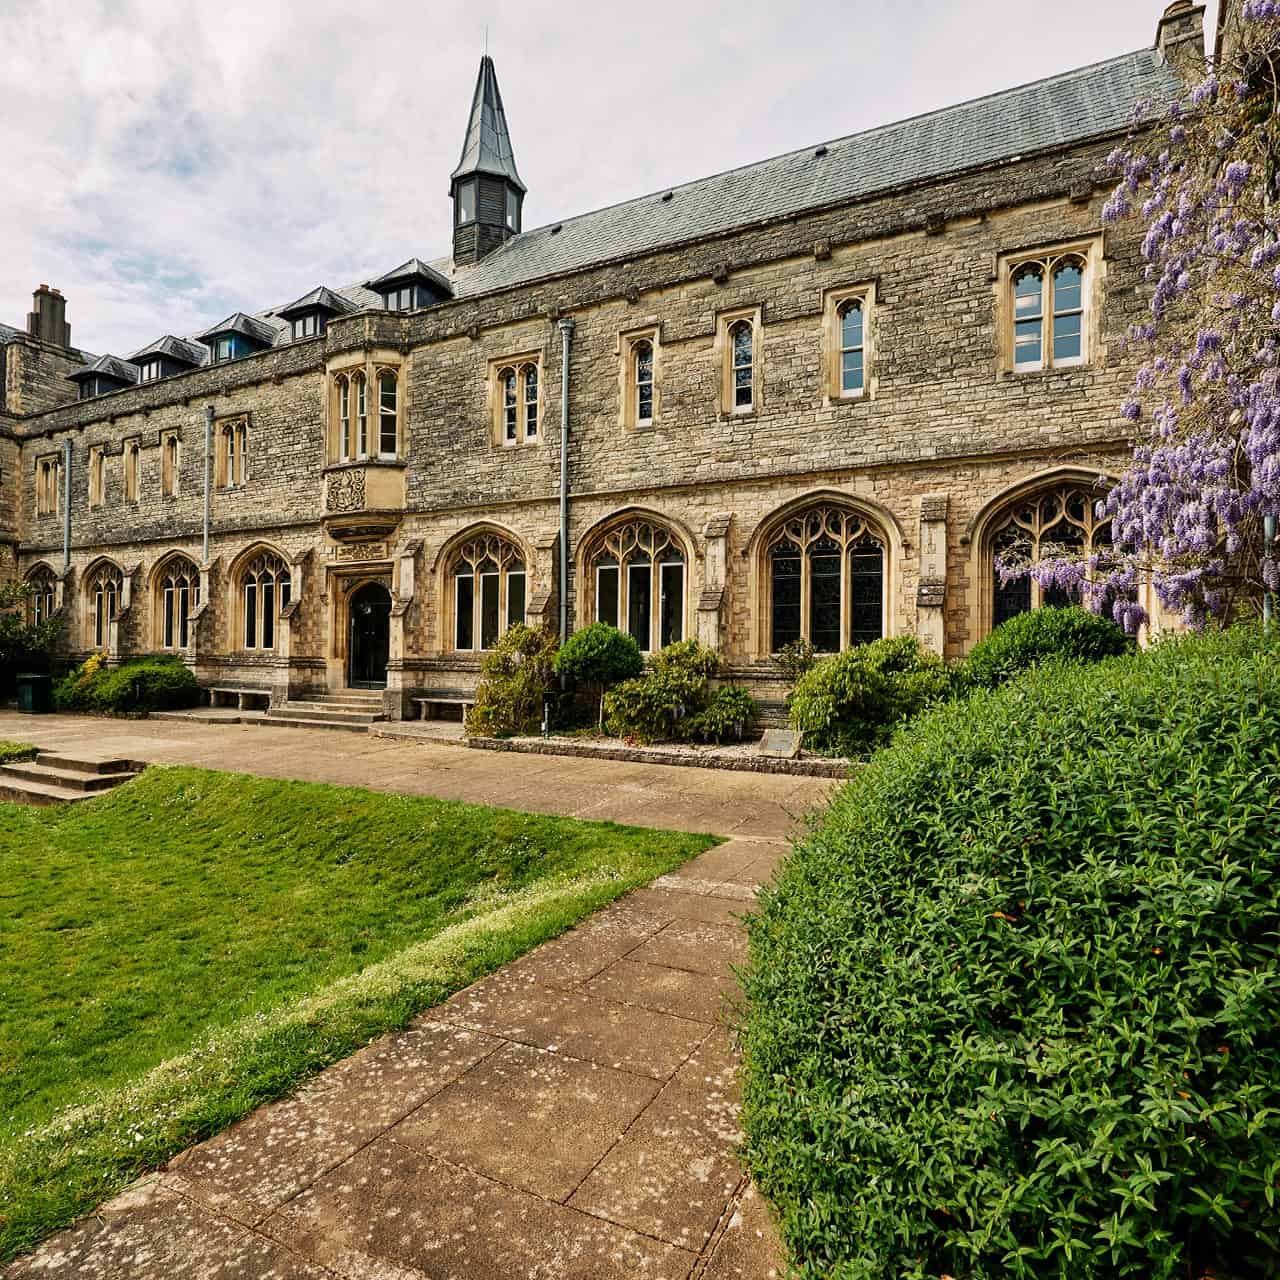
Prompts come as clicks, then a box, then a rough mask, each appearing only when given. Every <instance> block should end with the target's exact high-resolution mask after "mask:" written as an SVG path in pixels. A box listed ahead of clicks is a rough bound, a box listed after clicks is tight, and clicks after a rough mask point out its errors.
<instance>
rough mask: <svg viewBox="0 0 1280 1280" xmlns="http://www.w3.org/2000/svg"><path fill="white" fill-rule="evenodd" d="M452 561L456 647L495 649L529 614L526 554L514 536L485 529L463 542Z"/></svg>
mask: <svg viewBox="0 0 1280 1280" xmlns="http://www.w3.org/2000/svg"><path fill="white" fill-rule="evenodd" d="M452 565H453V568H452V579H453V647H454V648H455V649H463V650H467V649H470V650H476V649H492V648H493V647H494V645H495V644H497V642H498V640H499V639H500V638H501V637H502V636H503V635H504V634H505V633H506V631H507V630H508V629H509V628H511V627H513V626H515V625H516V624H517V623H522V622H524V620H525V599H526V596H527V587H526V577H527V571H526V568H525V562H524V557H523V555H522V554H521V552H520V549H519V548H518V547H517V546H516V545H515V543H514V542H512V541H511V540H510V539H509V538H504V537H503V536H502V535H501V534H498V533H485V534H480V535H479V536H478V537H475V538H472V539H470V540H469V541H467V542H465V543H463V544H462V546H461V547H459V548H458V550H457V551H456V552H455V553H454V556H453V561H452Z"/></svg>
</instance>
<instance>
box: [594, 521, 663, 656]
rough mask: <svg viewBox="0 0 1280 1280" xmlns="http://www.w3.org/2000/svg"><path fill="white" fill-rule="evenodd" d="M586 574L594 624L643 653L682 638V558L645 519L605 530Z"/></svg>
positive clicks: (658, 527)
mask: <svg viewBox="0 0 1280 1280" xmlns="http://www.w3.org/2000/svg"><path fill="white" fill-rule="evenodd" d="M587 572H588V574H589V575H590V586H591V589H592V590H593V592H594V597H595V609H594V620H595V621H596V622H607V623H609V625H610V626H613V627H617V628H619V630H622V631H627V632H629V633H630V634H631V635H632V636H634V637H635V641H636V643H637V644H638V645H639V646H640V648H641V649H642V650H643V651H644V652H646V653H650V652H653V651H654V650H657V649H663V648H665V647H666V646H667V645H669V644H674V643H675V642H676V641H677V640H683V639H684V618H685V577H686V575H685V557H684V552H683V551H682V550H681V548H680V544H679V542H678V541H677V540H676V538H675V536H674V535H673V534H672V533H671V532H670V531H669V530H667V529H664V528H663V527H662V526H661V525H656V524H651V523H649V522H648V521H647V520H629V521H627V522H626V523H625V524H619V525H615V526H614V527H613V528H611V529H607V530H606V531H605V532H604V533H603V534H602V535H600V537H599V538H597V539H596V541H595V542H594V544H593V545H592V548H591V551H590V554H589V555H588V556H587Z"/></svg>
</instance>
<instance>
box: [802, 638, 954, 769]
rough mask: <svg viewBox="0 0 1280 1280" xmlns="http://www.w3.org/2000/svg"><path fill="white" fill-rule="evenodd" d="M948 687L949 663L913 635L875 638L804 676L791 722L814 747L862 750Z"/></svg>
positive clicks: (849, 752)
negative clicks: (944, 661) (926, 647)
mask: <svg viewBox="0 0 1280 1280" xmlns="http://www.w3.org/2000/svg"><path fill="white" fill-rule="evenodd" d="M949 688H950V677H949V675H948V671H947V667H946V665H945V664H944V663H943V662H942V660H941V659H940V658H938V657H936V656H935V655H934V654H931V653H930V652H929V651H928V650H927V649H925V648H923V647H922V646H921V644H920V642H919V641H918V640H917V639H916V638H915V637H914V636H898V637H896V638H894V639H892V640H876V641H874V642H872V643H871V644H864V645H858V646H857V647H856V648H853V649H847V650H846V651H845V652H844V653H840V654H836V655H835V656H834V657H831V658H823V659H821V660H820V661H819V662H818V663H816V664H815V665H814V666H813V668H812V669H810V670H809V671H808V672H806V673H805V674H804V675H803V676H801V677H800V682H799V683H798V684H797V685H796V687H795V691H794V693H793V694H792V695H791V704H790V705H791V723H792V725H793V727H794V728H796V729H799V730H800V731H801V732H802V733H803V734H804V736H805V745H806V746H808V747H810V748H812V749H813V750H815V751H825V752H830V753H833V754H836V755H850V756H852V755H861V754H865V753H866V752H869V751H872V750H874V749H875V748H876V747H878V746H880V745H881V744H882V743H884V742H887V741H888V740H889V737H890V735H891V734H892V733H893V729H894V726H895V725H897V724H898V723H900V722H901V721H903V720H906V719H908V718H910V717H911V716H913V715H915V714H916V713H917V712H918V711H920V710H922V709H923V708H924V707H925V706H927V705H928V704H929V703H930V702H936V701H938V700H939V699H941V698H944V697H946V695H947V693H948V691H949Z"/></svg>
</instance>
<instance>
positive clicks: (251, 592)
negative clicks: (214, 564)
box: [240, 551, 291, 650]
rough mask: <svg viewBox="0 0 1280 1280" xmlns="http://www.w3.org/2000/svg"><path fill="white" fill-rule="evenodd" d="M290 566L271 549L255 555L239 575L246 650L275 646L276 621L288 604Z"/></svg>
mask: <svg viewBox="0 0 1280 1280" xmlns="http://www.w3.org/2000/svg"><path fill="white" fill-rule="evenodd" d="M290 586H291V581H290V578H289V568H288V566H287V565H286V564H285V562H284V561H283V560H281V559H280V557H279V556H278V555H276V554H275V553H274V552H272V551H264V552H262V554H261V555H258V556H255V557H254V559H253V560H251V561H250V562H249V564H248V565H246V566H245V569H244V571H243V572H242V573H241V575H240V598H241V623H242V626H241V636H242V638H243V641H244V647H245V648H246V649H266V650H269V649H274V648H275V647H276V622H277V620H278V619H279V617H280V611H281V610H282V609H283V608H284V607H285V605H287V604H288V603H289V598H290V596H289V591H290Z"/></svg>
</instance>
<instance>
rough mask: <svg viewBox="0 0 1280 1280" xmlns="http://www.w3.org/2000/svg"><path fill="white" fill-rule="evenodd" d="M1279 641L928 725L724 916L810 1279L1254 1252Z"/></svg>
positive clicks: (1263, 1226)
mask: <svg viewBox="0 0 1280 1280" xmlns="http://www.w3.org/2000/svg"><path fill="white" fill-rule="evenodd" d="M1277 776H1280V648H1278V647H1277V643H1276V642H1275V641H1274V640H1272V641H1270V642H1268V643H1265V644H1264V642H1263V639H1262V636H1261V633H1260V631H1258V630H1256V629H1244V628H1242V629H1240V630H1237V631H1233V632H1229V633H1226V634H1222V633H1219V634H1214V635H1209V636H1200V637H1189V638H1185V639H1181V640H1177V641H1173V642H1169V643H1164V644H1161V645H1158V646H1157V647H1156V648H1155V649H1154V650H1153V651H1151V652H1149V653H1143V654H1132V655H1130V656H1127V657H1121V658H1116V659H1112V660H1110V661H1108V662H1105V663H1102V664H1099V665H1095V666H1092V667H1082V666H1072V665H1053V666H1046V667H1044V668H1042V669H1040V670H1038V671H1034V672H1032V673H1030V674H1029V675H1027V676H1026V677H1024V678H1023V679H1022V680H1019V681H1017V682H1015V683H1013V684H1010V685H1008V686H1006V687H1004V688H1001V689H998V690H995V691H993V692H986V691H983V692H980V693H977V694H975V695H973V696H972V697H970V698H969V699H967V700H965V701H962V702H956V703H950V704H947V705H945V706H943V707H940V708H939V709H937V710H935V711H934V712H932V713H931V714H929V715H926V716H924V717H922V718H921V719H920V720H919V721H917V722H916V723H915V724H914V725H913V726H912V727H911V728H910V729H909V730H907V731H905V732H903V733H902V734H900V735H899V736H898V737H897V738H896V739H895V740H894V742H893V744H892V745H891V746H890V747H889V748H888V749H887V750H885V751H882V752H881V753H880V754H879V755H878V756H877V757H876V758H875V759H874V760H873V761H872V762H871V763H870V764H869V765H868V766H867V767H866V768H865V769H864V770H863V771H862V772H861V773H860V774H859V775H857V776H856V777H855V778H854V780H853V781H851V782H850V783H849V784H848V785H847V786H846V787H845V788H844V790H843V791H842V793H841V794H840V796H839V797H838V799H837V801H836V803H835V804H834V805H833V807H832V808H831V810H830V811H829V813H828V814H827V815H826V817H825V819H824V820H823V821H822V823H821V824H820V825H819V826H817V827H816V828H815V829H814V830H813V831H812V832H811V833H810V834H809V835H808V836H807V837H806V838H805V839H804V840H803V841H802V842H801V843H800V844H799V845H798V847H797V848H796V850H795V852H794V853H793V854H792V856H791V857H790V858H789V859H788V860H787V862H786V863H785V864H784V866H783V868H782V869H781V872H780V876H779V878H778V880H777V882H776V883H775V884H774V885H773V886H770V887H766V888H765V889H764V890H763V891H762V894H761V898H760V907H759V914H758V915H757V916H756V917H755V918H754V919H753V920H752V921H751V922H750V953H749V962H748V967H747V971H746V974H745V989H746V994H747V998H748V1013H747V1015H746V1018H745V1021H744V1023H743V1025H742V1027H741V1035H742V1039H743V1045H744V1050H745V1063H746V1066H745V1071H746V1078H745V1101H744V1123H745V1128H746V1132H747V1141H748V1156H749V1160H750V1163H751V1165H752V1167H753V1170H754V1172H755V1175H756V1177H757V1178H758V1180H759V1182H760V1185H761V1186H762V1188H763V1189H764V1191H765V1192H766V1193H767V1194H768V1195H769V1196H770V1197H771V1198H772V1200H773V1201H774V1203H775V1205H776V1206H777V1208H778V1210H779V1214H780V1218H781V1223H782V1228H783V1232H784V1235H785V1238H786V1241H787V1244H788V1246H789V1249H790V1252H791V1254H792V1257H793V1260H794V1261H795V1263H796V1266H797V1268H798V1270H799V1273H800V1274H801V1275H802V1276H804V1277H807V1278H809V1280H816V1278H817V1277H823V1278H824V1280H830V1278H835V1280H870V1278H871V1277H875V1278H877V1280H881V1278H883V1280H890V1278H893V1280H898V1278H899V1277H909V1278H912V1280H924V1278H925V1277H930V1278H932V1280H937V1278H938V1277H941V1276H954V1277H957V1278H959V1277H964V1278H965V1280H995V1278H996V1277H1001V1278H1004V1277H1036V1278H1038V1280H1039V1278H1042V1277H1068V1276H1070V1277H1073V1278H1077V1280H1083V1278H1088V1277H1122V1276H1124V1277H1128V1276H1131V1277H1135V1278H1139V1277H1140V1278H1141V1280H1153V1278H1161V1280H1164V1278H1168V1280H1172V1278H1173V1277H1180V1278H1181V1277H1192V1278H1195V1280H1202V1278H1204V1277H1208V1276H1211V1275H1212V1276H1216V1277H1219V1280H1228V1278H1232V1280H1244V1278H1249V1280H1252V1278H1254V1277H1262V1276H1272V1275H1275V1274H1276V1271H1277V1265H1276V1258H1277V1241H1278V1240H1280V1202H1278V1200H1277V1195H1276V1191H1277V1177H1278V1172H1280V1037H1277V1036H1276V1034H1275V1028H1276V1026H1277V1025H1278V1024H1280V928H1278V927H1277V922H1278V921H1280V806H1278V805H1276V803H1275V789H1276V778H1277Z"/></svg>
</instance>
